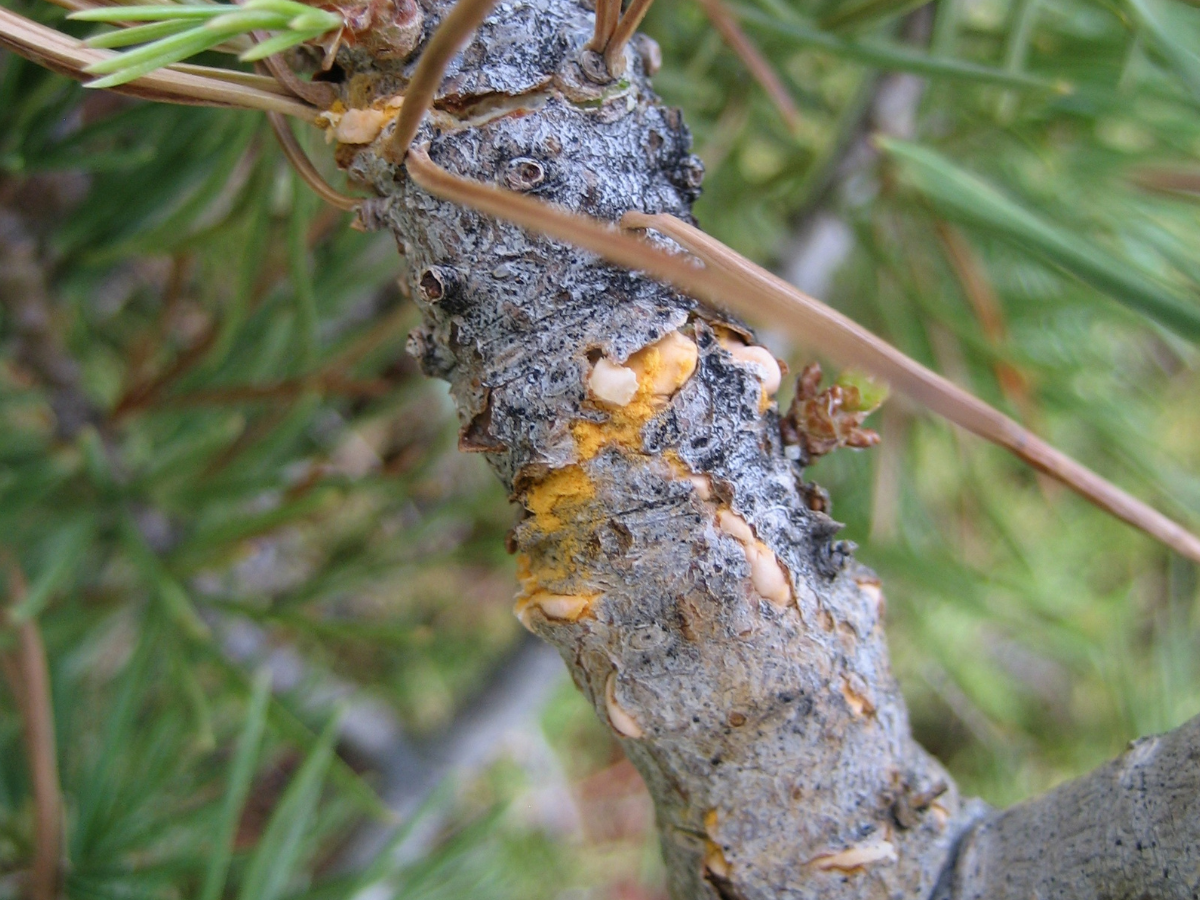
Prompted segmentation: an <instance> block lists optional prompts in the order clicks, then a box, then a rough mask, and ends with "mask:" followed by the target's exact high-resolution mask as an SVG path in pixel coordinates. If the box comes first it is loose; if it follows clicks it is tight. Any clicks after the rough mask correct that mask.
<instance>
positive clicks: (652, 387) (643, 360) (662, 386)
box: [626, 331, 700, 398]
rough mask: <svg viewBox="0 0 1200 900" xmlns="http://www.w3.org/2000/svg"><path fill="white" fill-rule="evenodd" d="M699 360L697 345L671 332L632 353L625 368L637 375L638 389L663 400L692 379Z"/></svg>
mask: <svg viewBox="0 0 1200 900" xmlns="http://www.w3.org/2000/svg"><path fill="white" fill-rule="evenodd" d="M699 359H700V350H699V348H697V347H696V342H695V341H693V340H692V339H691V338H689V337H687V336H686V335H683V334H681V333H680V332H678V331H672V332H670V333H668V334H666V335H664V336H663V337H662V338H660V339H659V340H657V341H655V342H654V343H653V344H650V345H649V346H646V347H643V348H642V349H641V350H639V351H638V352H637V353H635V354H633V356H631V357H629V360H628V362H627V363H626V365H627V366H629V368H631V369H633V371H634V372H635V373H637V377H638V384H639V386H641V387H643V388H644V389H645V390H646V391H648V392H649V393H650V394H651V395H652V396H654V397H659V398H665V397H670V396H671V395H672V394H674V393H675V392H676V391H677V390H679V388H681V387H682V386H683V383H684V382H685V381H687V380H688V379H689V378H691V377H692V373H693V372H695V371H696V363H697V361H698V360H699Z"/></svg>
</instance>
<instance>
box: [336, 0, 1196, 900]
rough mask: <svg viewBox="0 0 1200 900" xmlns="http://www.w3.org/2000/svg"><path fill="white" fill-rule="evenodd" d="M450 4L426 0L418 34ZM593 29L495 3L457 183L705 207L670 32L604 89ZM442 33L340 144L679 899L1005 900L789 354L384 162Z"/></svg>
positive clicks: (528, 578)
mask: <svg viewBox="0 0 1200 900" xmlns="http://www.w3.org/2000/svg"><path fill="white" fill-rule="evenodd" d="M447 8H448V4H445V3H441V2H433V0H430V2H427V4H426V6H425V25H424V28H425V32H424V35H423V37H422V45H423V43H424V41H425V40H427V39H428V36H429V34H430V33H431V31H432V29H433V28H434V27H436V25H437V23H438V22H439V21H440V20H441V18H442V17H443V16H444V14H445V12H446V10H447ZM592 21H593V20H592V12H591V10H590V9H589V8H587V7H585V6H582V5H579V4H577V3H576V2H573V0H515V2H508V3H502V4H501V5H499V6H498V7H497V9H496V11H495V12H494V13H493V15H492V16H491V17H490V18H489V19H488V20H487V21H485V23H484V24H483V26H482V27H481V28H480V29H479V32H478V33H477V34H476V35H475V37H474V38H473V40H472V41H471V43H470V44H469V45H468V46H467V47H466V49H465V50H464V51H463V53H461V54H460V55H459V57H458V58H457V60H456V61H455V62H454V63H453V64H452V65H451V68H450V70H449V71H448V73H447V77H446V79H445V81H444V83H443V85H442V88H441V90H440V91H439V94H438V97H437V100H436V102H435V108H434V110H433V111H432V112H431V115H430V116H429V117H428V118H427V120H426V122H425V124H424V125H423V126H422V128H421V130H420V132H419V133H418V136H417V143H418V144H421V143H428V152H429V154H430V156H431V158H432V159H433V161H434V162H436V163H438V164H439V165H441V166H443V167H445V168H447V169H449V170H450V171H452V172H454V173H455V174H459V175H463V176H466V177H469V178H473V179H476V180H480V181H484V182H488V183H492V184H498V185H501V186H503V187H506V188H509V189H511V190H516V191H522V192H527V193H533V194H535V195H537V196H539V197H541V198H543V199H545V200H547V201H550V202H553V203H557V204H559V205H561V206H563V207H566V208H568V209H571V210H575V211H579V212H583V213H586V214H588V215H591V216H595V217H598V218H602V219H606V220H610V221H616V220H618V219H619V218H620V217H621V215H622V214H623V213H625V212H627V211H630V210H638V211H641V212H646V213H659V212H665V213H671V214H674V215H677V216H680V217H682V218H685V219H690V207H691V203H692V202H693V201H694V199H695V197H696V195H697V193H698V190H699V186H700V180H701V173H702V167H701V165H700V163H699V161H698V160H697V159H696V158H695V157H694V156H692V155H691V153H690V137H689V135H688V132H687V130H686V128H685V126H684V124H683V122H682V118H681V116H680V114H679V112H678V111H677V110H672V109H668V108H665V107H664V106H663V105H662V104H661V103H660V102H659V100H658V98H657V97H656V96H655V95H654V94H653V92H652V91H651V89H650V85H649V74H651V73H650V72H649V71H648V70H650V69H652V68H653V67H654V65H655V59H656V48H654V47H653V46H652V44H651V42H649V41H648V40H647V39H645V38H642V37H639V38H637V39H636V40H635V41H634V42H632V44H631V45H630V48H629V49H628V50H627V53H628V55H629V56H628V64H627V66H626V69H625V74H624V75H623V76H622V78H621V79H620V80H619V81H615V82H608V83H597V82H596V81H593V80H589V77H588V74H587V72H589V71H590V72H592V73H593V77H596V76H595V74H594V70H595V66H594V60H590V59H589V58H588V57H587V56H586V54H585V46H586V44H587V43H588V41H589V40H590V38H591V34H592ZM419 47H420V45H419V46H418V49H417V52H416V53H414V54H413V55H411V56H410V57H407V58H405V59H385V58H380V57H379V56H375V57H372V56H371V55H370V54H368V53H367V52H365V51H363V50H361V49H354V48H349V49H343V50H342V51H341V53H340V55H339V67H340V70H341V77H342V81H341V84H340V91H341V94H342V101H343V104H344V105H345V107H347V108H348V109H349V110H357V111H358V112H354V113H347V114H346V115H347V116H350V117H351V118H345V117H343V119H342V121H341V122H337V123H335V124H334V126H333V128H334V132H335V134H338V135H339V139H340V140H342V141H343V143H341V144H340V145H339V148H338V154H339V160H340V161H341V162H342V164H343V165H345V166H346V167H347V168H348V170H349V171H350V172H351V173H352V174H353V175H354V176H355V177H356V178H357V179H359V180H360V181H362V182H363V183H365V184H367V185H369V186H370V187H371V188H373V189H374V191H375V192H376V193H377V194H378V198H379V199H377V200H372V201H369V202H368V204H367V205H366V206H365V208H364V209H363V211H362V218H363V221H364V223H365V224H366V225H368V226H369V227H378V228H388V229H390V230H391V231H392V232H393V233H394V234H395V236H396V238H397V241H398V243H399V244H400V246H401V249H402V251H403V253H404V255H405V256H406V257H407V259H408V261H409V264H410V266H409V272H410V276H411V282H412V291H413V295H414V297H415V298H417V301H418V304H419V305H420V307H421V310H422V313H423V317H424V323H423V324H422V326H421V327H420V328H419V329H418V330H417V331H416V332H414V333H413V335H412V336H411V339H410V351H411V352H412V353H413V354H414V355H415V356H417V358H418V359H419V360H420V361H421V363H422V366H423V368H424V369H425V371H426V372H427V373H428V374H430V375H434V376H437V377H441V378H444V379H446V380H448V381H449V382H450V385H451V391H452V394H453V396H454V399H455V402H456V405H457V407H458V410H459V414H460V418H461V421H462V432H461V441H460V444H461V446H462V448H463V449H464V450H468V451H475V452H483V453H486V454H487V457H488V460H489V462H490V463H491V465H492V467H493V468H494V470H495V471H496V473H497V475H498V476H499V477H500V478H501V480H502V481H503V482H504V484H505V485H506V486H507V487H508V488H509V490H510V491H511V492H512V495H513V497H514V499H516V500H518V501H519V502H521V503H522V504H523V505H524V508H525V509H526V510H527V511H528V517H527V518H526V519H525V520H524V521H523V522H522V523H521V524H520V525H519V526H518V527H517V528H516V529H515V531H514V533H513V536H512V544H513V548H514V550H515V551H516V552H517V553H518V554H519V563H520V570H521V575H522V578H521V582H522V584H521V591H520V594H519V595H518V601H517V612H518V615H519V616H520V617H521V619H522V621H523V622H524V623H525V624H526V626H527V627H529V628H530V629H531V630H533V631H534V632H536V633H537V634H539V635H540V636H542V637H543V638H545V639H546V640H547V641H549V642H550V643H552V644H553V645H554V646H555V647H557V648H558V649H559V650H560V652H561V653H562V656H563V658H564V660H565V661H566V663H567V666H568V668H569V669H570V671H571V674H572V676H573V677H574V679H575V682H576V684H577V685H578V686H579V688H580V690H581V691H583V693H584V694H585V695H586V696H587V697H588V698H589V700H590V701H591V702H592V704H593V705H594V706H595V708H596V711H597V714H598V715H599V716H600V717H601V718H602V720H604V721H607V722H608V723H609V724H610V725H611V726H612V728H613V729H614V731H615V732H616V733H617V734H618V736H620V738H621V740H622V742H623V746H624V748H625V751H626V753H627V754H628V755H629V757H630V759H631V760H632V761H633V762H634V764H635V765H636V766H637V767H638V769H639V770H640V771H641V773H642V775H643V777H644V778H645V780H646V783H647V785H648V787H649V789H650V792H651V794H652V795H653V797H654V800H655V805H656V809H657V817H658V825H659V830H660V834H661V840H662V848H663V853H664V856H665V859H666V863H667V868H668V871H669V879H670V889H671V892H672V895H673V896H674V897H675V898H677V900H684V898H687V900H693V898H712V900H778V898H789V900H791V898H796V900H798V898H809V897H812V898H815V897H822V898H839V897H844V898H849V897H854V898H884V897H889V898H890V897H928V896H930V895H931V894H932V892H933V891H934V890H935V889H938V890H940V891H942V892H947V891H949V893H945V896H951V897H958V896H963V897H967V896H971V897H974V896H984V895H985V894H987V893H988V890H990V884H991V879H992V876H991V875H989V874H987V871H988V869H987V867H988V866H989V865H993V864H1000V863H1002V861H1003V860H1004V859H1006V858H1007V856H1006V854H1007V852H1008V851H1007V850H1006V849H1005V847H1006V846H1007V845H1006V843H1005V842H1006V841H1007V840H1009V838H1008V835H1009V831H1008V830H1006V827H1007V826H1006V825H1005V821H1006V820H1005V819H1004V818H1003V817H1000V818H998V819H993V818H991V817H989V814H988V811H987V810H986V808H985V807H983V805H982V804H979V803H977V802H972V803H966V802H964V801H962V800H961V799H960V798H959V796H958V793H957V790H956V788H955V786H954V784H953V782H952V780H951V779H950V778H949V777H948V776H947V775H946V773H945V772H944V771H943V770H942V768H941V767H940V766H939V765H938V763H937V762H936V761H935V760H933V759H932V758H931V757H930V756H929V755H928V754H926V753H925V752H924V751H923V750H922V749H921V748H920V747H919V746H917V745H916V743H915V742H914V741H913V740H912V738H911V734H910V730H909V726H908V721H907V714H906V710H905V707H904V703H903V700H902V699H901V696H900V693H899V691H898V689H897V686H896V684H895V682H894V680H893V678H892V675H891V673H890V670H889V664H888V657H887V649H886V645H885V639H884V634H883V630H882V612H883V596H882V592H881V589H880V586H879V582H878V580H877V579H876V578H875V576H874V575H873V574H872V573H871V572H870V571H869V570H867V569H866V568H864V567H862V566H861V565H859V564H858V563H857V562H855V561H854V560H853V558H852V557H851V555H850V550H849V548H848V547H847V546H845V545H844V544H842V543H841V542H837V541H835V540H834V537H835V534H836V532H837V530H838V528H839V526H838V525H837V524H836V523H834V522H833V521H832V520H831V519H829V518H828V517H827V516H825V515H824V514H823V513H821V512H819V511H815V510H813V509H810V503H809V501H810V497H811V491H810V490H809V488H808V486H806V485H805V484H804V482H803V479H802V473H801V470H800V469H799V467H798V466H797V465H796V464H795V463H794V462H792V461H791V460H789V459H788V457H787V456H786V454H785V452H784V447H783V445H782V443H781V440H780V432H779V418H778V414H777V410H776V408H775V405H774V403H773V401H772V399H771V395H772V394H773V391H774V388H775V387H777V386H778V369H777V368H773V367H774V365H775V364H774V361H773V360H771V359H770V357H769V355H766V354H765V351H764V350H762V348H757V347H754V345H753V335H752V334H751V332H749V331H748V330H747V329H745V328H744V327H743V326H742V325H740V324H739V323H735V322H730V321H727V320H725V319H723V318H722V317H721V316H719V315H717V314H715V313H713V312H712V311H710V310H706V309H703V308H700V307H698V306H697V304H696V303H695V302H694V301H693V300H691V299H689V298H687V297H685V296H681V295H680V294H678V293H677V292H675V291H673V290H672V289H670V288H667V287H664V286H662V285H660V284H657V283H655V282H653V281H650V280H648V279H645V278H643V277H640V276H638V275H636V274H631V273H628V272H625V271H623V270H620V269H616V268H613V267H611V266H608V265H606V264H604V263H602V262H600V261H599V260H597V259H596V258H595V257H592V256H591V255H589V254H587V253H583V252H581V251H579V250H577V249H575V248H573V247H571V246H568V245H565V244H562V243H558V242H555V241H550V240H545V239H541V238H537V237H534V236H531V235H529V234H528V233H526V232H524V231H523V230H521V229H519V228H516V227H514V226H510V225H507V224H505V223H502V222H498V221H495V220H492V219H489V218H487V217H483V216H480V215H478V214H476V213H474V212H472V211H470V210H467V209H463V208H460V207H458V206H455V205H453V204H449V203H446V202H443V201H441V200H439V199H437V198H435V197H433V196H431V195H429V194H428V193H426V192H425V191H423V190H421V189H420V188H419V187H417V186H416V185H415V184H414V183H413V182H412V181H411V180H410V179H409V178H408V177H407V175H406V173H405V171H404V169H403V167H402V166H401V167H397V166H395V165H392V164H391V163H389V162H388V161H387V158H386V153H385V145H386V142H387V137H388V134H389V129H388V128H387V127H383V130H382V132H381V131H380V130H379V125H382V123H383V122H385V121H386V120H387V119H388V118H390V115H391V113H390V111H391V110H394V108H395V99H394V98H395V96H396V95H398V94H399V93H402V91H403V89H404V86H405V84H406V82H407V79H408V78H409V77H411V75H412V71H413V67H414V65H415V59H416V58H417V56H418V55H419ZM603 80H604V79H601V81H603ZM373 116H374V117H375V118H373V119H372V117H373ZM351 119H352V120H353V122H354V123H355V125H358V124H361V123H362V122H369V121H375V122H377V123H379V125H376V126H375V127H367V128H365V129H357V128H349V127H345V128H343V127H342V126H343V124H349V123H350V122H351ZM350 140H353V141H355V143H349V141H350ZM1012 821H1013V822H1014V823H1019V822H1020V821H1021V820H1020V818H1017V819H1013V820H1012ZM979 822H982V823H984V825H983V826H982V827H980V828H978V829H976V830H975V831H974V832H973V833H972V835H971V838H970V841H968V842H967V843H966V844H965V845H964V847H963V850H962V852H961V853H959V852H958V844H959V841H960V838H962V836H963V835H964V834H965V833H966V832H968V830H970V829H971V828H972V826H973V825H975V824H976V823H979ZM1014 827H1017V826H1014ZM978 872H984V874H983V875H978V877H976V875H975V874H972V873H978ZM980 879H982V880H980ZM979 885H983V886H984V887H983V888H979V889H976V888H978V886H979ZM980 890H982V893H980ZM972 891H975V892H974V893H972ZM994 896H999V895H998V894H995V895H994ZM1013 896H1016V894H1013ZM1021 896H1026V897H1027V896H1030V894H1029V893H1028V892H1026V893H1025V894H1022V895H1021ZM1038 896H1040V895H1038ZM1097 896H1099V895H1097ZM1106 896H1107V895H1106ZM1153 896H1158V895H1153ZM1180 896H1183V895H1180Z"/></svg>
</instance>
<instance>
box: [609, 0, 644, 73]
mask: <svg viewBox="0 0 1200 900" xmlns="http://www.w3.org/2000/svg"><path fill="white" fill-rule="evenodd" d="M653 2H654V0H633V2H632V3H630V4H629V8H628V9H627V10H625V14H624V15H623V16H621V21H619V22H618V23H617V27H616V30H614V31H613V33H612V37H611V38H609V41H608V44H606V45H605V47H604V64H605V65H606V66H607V67H608V71H609V72H610V73H611V74H612V76H613V77H614V78H616V77H618V76H620V75H621V74H622V73H624V71H625V45H626V44H628V43H629V39H630V38H631V37H633V33H634V32H635V31H637V28H638V26H639V25H641V24H642V19H644V18H646V13H648V12H649V11H650V4H651V3H653Z"/></svg>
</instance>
